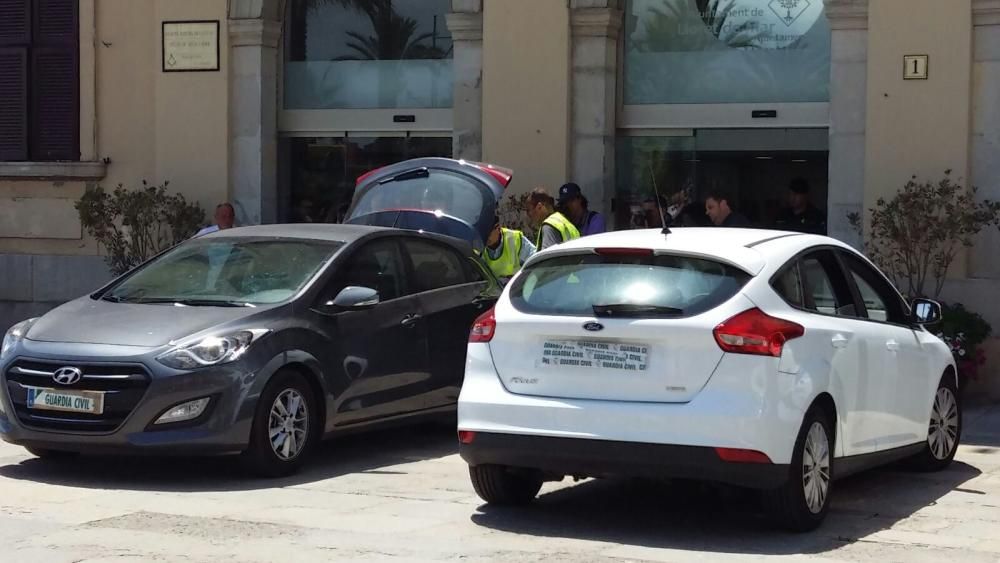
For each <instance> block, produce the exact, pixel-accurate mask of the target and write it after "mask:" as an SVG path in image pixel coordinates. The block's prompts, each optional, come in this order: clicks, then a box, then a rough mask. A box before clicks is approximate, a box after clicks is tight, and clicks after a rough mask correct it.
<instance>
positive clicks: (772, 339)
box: [712, 308, 806, 358]
mask: <svg viewBox="0 0 1000 563" xmlns="http://www.w3.org/2000/svg"><path fill="white" fill-rule="evenodd" d="M805 332H806V330H805V328H803V327H802V325H799V324H796V323H793V322H791V321H786V320H784V319H777V318H774V317H772V316H770V315H767V314H765V313H764V312H763V311H761V310H760V309H756V308H754V309H750V310H748V311H743V312H742V313H740V314H739V315H736V316H735V317H733V318H731V319H729V320H728V321H725V322H723V323H722V324H720V325H719V326H717V327H715V330H714V331H712V333H713V334H714V335H715V341H716V342H718V343H719V347H720V348H722V349H723V350H724V351H726V352H732V353H733V354H754V355H758V356H774V357H776V358H777V357H780V356H781V349H782V347H783V346H784V345H785V342H788V341H789V340H791V339H793V338H798V337H800V336H802V335H803V334H805Z"/></svg>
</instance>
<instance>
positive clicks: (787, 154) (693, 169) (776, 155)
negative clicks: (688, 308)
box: [614, 129, 828, 228]
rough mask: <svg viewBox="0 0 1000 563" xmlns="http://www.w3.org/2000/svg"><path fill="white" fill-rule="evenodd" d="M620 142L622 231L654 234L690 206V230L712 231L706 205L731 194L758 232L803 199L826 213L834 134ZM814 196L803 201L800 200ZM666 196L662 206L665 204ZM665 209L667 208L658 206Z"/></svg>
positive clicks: (710, 135) (765, 132)
mask: <svg viewBox="0 0 1000 563" xmlns="http://www.w3.org/2000/svg"><path fill="white" fill-rule="evenodd" d="M671 133H673V132H671V131H662V132H660V133H659V134H657V132H650V133H646V134H642V135H633V136H623V137H620V138H619V141H618V147H617V151H616V152H617V155H618V163H617V170H618V182H617V187H616V193H615V205H614V209H615V220H616V223H615V224H616V226H617V227H618V228H638V227H644V226H653V225H654V224H655V219H656V214H657V213H658V209H660V208H668V207H670V206H672V205H679V206H687V207H686V211H687V213H685V217H686V218H687V219H688V221H690V223H689V224H691V225H692V226H694V225H708V224H709V223H708V219H707V217H705V214H704V208H705V207H704V202H705V199H706V198H707V197H709V196H710V195H712V194H723V195H725V196H726V197H727V199H728V201H729V202H730V205H731V206H732V207H733V208H735V209H736V210H737V211H739V212H740V213H742V214H743V215H745V216H746V217H747V218H748V219H749V220H750V221H751V223H752V224H753V225H754V226H757V227H761V228H774V227H776V226H778V219H779V217H781V216H782V214H783V213H784V214H786V216H787V214H788V213H789V212H790V211H792V208H793V207H796V208H801V203H802V202H801V199H802V198H797V197H795V196H793V195H792V194H793V191H792V189H791V188H792V187H793V184H794V186H795V188H796V189H795V193H798V195H805V198H804V199H805V203H806V204H808V206H810V207H811V208H815V209H817V210H818V211H820V212H822V213H823V216H824V217H825V210H824V208H825V207H826V206H825V203H826V201H827V168H828V166H827V163H828V137H827V130H826V129H698V130H693V131H687V132H681V136H676V133H673V135H674V136H670V135H671ZM803 186H805V191H806V192H807V193H805V194H801V193H799V192H802V191H803ZM657 196H659V198H657ZM658 202H659V203H658Z"/></svg>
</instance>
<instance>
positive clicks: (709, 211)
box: [705, 191, 751, 227]
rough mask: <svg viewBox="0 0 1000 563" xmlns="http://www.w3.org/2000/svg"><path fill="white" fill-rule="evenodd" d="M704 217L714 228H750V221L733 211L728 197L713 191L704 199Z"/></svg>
mask: <svg viewBox="0 0 1000 563" xmlns="http://www.w3.org/2000/svg"><path fill="white" fill-rule="evenodd" d="M705 215H708V218H709V219H711V220H712V224H713V225H715V226H716V227H750V226H751V225H750V220H749V219H747V218H746V217H744V216H743V215H742V214H741V213H739V212H738V211H736V210H735V209H733V207H732V206H731V205H730V203H729V196H727V195H726V194H724V193H722V192H720V191H713V192H711V193H710V194H709V195H708V197H707V198H705Z"/></svg>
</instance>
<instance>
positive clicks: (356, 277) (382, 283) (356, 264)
mask: <svg viewBox="0 0 1000 563" xmlns="http://www.w3.org/2000/svg"><path fill="white" fill-rule="evenodd" d="M350 286H357V287H367V288H369V289H374V290H375V291H377V292H378V294H379V299H380V300H381V301H390V300H392V299H397V298H399V297H402V296H404V295H407V294H408V293H411V292H410V291H409V289H408V287H407V285H406V276H405V270H404V268H403V262H402V257H401V256H400V254H399V245H398V244H396V240H395V239H382V240H376V241H372V242H369V243H367V244H365V245H364V246H363V247H361V248H360V249H358V250H357V251H356V252H355V253H354V254H353V255H351V257H350V259H349V260H348V261H347V263H345V264H343V265H342V266H340V267H339V268H338V273H337V277H336V279H335V281H334V282H333V285H332V286H331V289H330V292H329V297H328V299H333V298H334V297H336V296H337V294H338V293H340V292H341V291H342V290H343V289H344V288H345V287H350Z"/></svg>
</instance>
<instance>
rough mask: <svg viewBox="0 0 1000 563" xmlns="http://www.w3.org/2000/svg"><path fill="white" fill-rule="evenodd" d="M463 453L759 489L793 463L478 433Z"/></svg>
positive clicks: (562, 469)
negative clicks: (731, 459) (729, 460)
mask: <svg viewBox="0 0 1000 563" xmlns="http://www.w3.org/2000/svg"><path fill="white" fill-rule="evenodd" d="M459 453H460V454H461V456H462V459H464V460H465V461H466V462H467V463H468V464H469V465H486V464H496V465H506V466H510V467H519V468H528V469H540V470H542V471H545V472H552V473H557V474H559V475H575V476H586V477H604V476H609V475H623V476H637V477H652V478H675V479H695V480H699V481H714V482H719V483H726V484H730V485H737V486H741V487H748V488H753V489H774V488H777V487H780V486H781V485H782V484H783V483H785V481H786V480H787V479H788V475H789V473H788V471H789V469H788V465H775V464H763V463H727V462H724V461H722V460H721V459H720V458H719V456H718V455H717V454H716V452H715V450H714V449H713V448H707V447H696V446H674V445H667V444H648V443H638V442H614V441H606V440H587V439H579V438H553V437H546V436H521V435H517V434H497V433H476V435H475V439H474V440H473V441H472V443H470V444H462V445H461V446H460V448H459Z"/></svg>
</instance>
